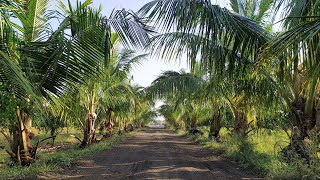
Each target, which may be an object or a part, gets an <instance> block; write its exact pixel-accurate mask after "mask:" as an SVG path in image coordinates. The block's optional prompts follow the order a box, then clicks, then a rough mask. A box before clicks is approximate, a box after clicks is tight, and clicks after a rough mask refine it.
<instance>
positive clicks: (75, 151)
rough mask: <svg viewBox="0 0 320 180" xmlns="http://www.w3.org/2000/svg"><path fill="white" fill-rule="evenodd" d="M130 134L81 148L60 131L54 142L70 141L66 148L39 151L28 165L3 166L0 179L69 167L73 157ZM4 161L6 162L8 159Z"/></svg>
mask: <svg viewBox="0 0 320 180" xmlns="http://www.w3.org/2000/svg"><path fill="white" fill-rule="evenodd" d="M71 133H72V134H74V135H77V133H80V132H78V131H76V130H74V132H71ZM131 134H132V133H129V134H125V135H122V136H120V135H117V134H115V135H114V136H112V137H111V138H109V139H107V140H102V141H100V142H99V143H96V144H92V145H91V146H89V147H87V148H85V149H81V148H79V145H78V144H76V143H77V142H76V141H77V140H76V139H75V138H72V137H70V135H68V134H64V133H62V134H61V135H60V136H58V137H57V140H56V144H59V143H61V144H62V143H66V142H67V143H70V146H69V147H68V148H67V149H61V150H57V151H54V152H50V153H45V152H39V153H38V159H37V161H36V163H34V164H32V165H30V166H29V167H21V166H12V167H10V166H3V167H1V169H0V174H1V177H0V179H13V178H14V179H25V178H30V177H33V176H34V175H36V174H39V173H44V172H48V171H55V170H58V169H59V168H63V167H70V166H71V165H72V164H73V162H74V160H75V157H77V158H78V157H83V156H87V155H92V154H95V153H98V152H102V151H105V150H108V149H111V148H112V147H114V146H115V145H117V144H118V143H119V142H121V141H122V140H123V139H124V138H126V137H127V136H129V135H131ZM41 136H45V135H41ZM4 159H6V158H4ZM4 161H5V162H8V160H4Z"/></svg>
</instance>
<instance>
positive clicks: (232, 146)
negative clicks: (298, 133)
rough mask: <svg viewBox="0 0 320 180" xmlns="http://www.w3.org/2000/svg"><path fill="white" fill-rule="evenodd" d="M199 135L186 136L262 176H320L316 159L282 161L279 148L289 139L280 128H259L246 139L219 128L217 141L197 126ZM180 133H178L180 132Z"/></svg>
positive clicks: (308, 177) (286, 177)
mask: <svg viewBox="0 0 320 180" xmlns="http://www.w3.org/2000/svg"><path fill="white" fill-rule="evenodd" d="M200 130H201V131H202V132H203V133H204V134H203V135H202V136H201V135H188V137H189V138H191V139H192V140H195V141H196V142H198V143H199V144H201V145H202V146H203V147H205V148H207V149H210V150H212V151H213V152H215V153H216V154H217V155H221V156H225V157H227V158H229V159H231V160H234V161H236V162H238V163H239V164H240V166H242V167H243V168H245V169H248V170H250V171H252V172H253V173H255V174H257V175H259V176H261V177H265V178H266V179H317V178H320V164H319V158H315V159H314V162H313V164H311V165H306V164H305V163H304V162H303V161H302V160H299V159H295V160H293V161H292V162H290V163H287V162H284V161H283V159H282V158H281V155H280V153H279V152H280V149H281V148H280V147H282V148H283V147H286V146H287V145H288V142H289V138H288V137H287V135H286V134H285V132H283V131H266V130H262V131H260V132H258V133H256V134H254V135H251V136H249V138H247V139H244V138H240V137H231V136H230V135H228V131H227V130H226V129H222V130H221V138H220V139H221V142H220V143H218V142H216V141H214V140H209V139H208V132H209V129H208V127H201V128H200ZM180 134H181V132H180Z"/></svg>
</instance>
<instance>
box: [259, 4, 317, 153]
mask: <svg viewBox="0 0 320 180" xmlns="http://www.w3.org/2000/svg"><path fill="white" fill-rule="evenodd" d="M319 4H320V1H319V0H302V1H293V0H283V1H280V2H279V4H278V7H281V8H279V9H283V11H282V12H279V13H282V15H283V17H285V18H284V19H282V28H283V32H281V33H280V34H279V35H278V37H277V38H276V39H275V40H274V41H272V42H271V43H269V44H268V46H267V47H266V48H265V49H264V52H263V53H262V54H261V56H260V59H261V61H260V63H259V65H260V68H259V69H258V70H261V69H262V68H263V67H265V68H263V69H265V70H266V72H267V73H269V74H270V73H272V74H278V76H277V78H276V80H277V81H278V82H281V83H282V84H285V85H286V87H287V89H288V90H289V92H290V93H282V94H283V97H285V100H286V104H287V107H288V110H289V112H290V119H291V122H292V124H293V130H292V132H293V133H292V138H291V143H290V144H291V147H292V148H293V149H294V151H297V152H299V154H300V155H301V156H303V157H307V159H309V158H308V151H307V150H306V148H305V146H304V139H306V138H310V135H311V134H310V132H312V131H316V132H315V133H317V132H319V128H318V127H320V126H319V122H320V121H319V118H320V116H319V100H318V96H319V73H320V71H319V63H318V61H317V60H318V59H319V57H320V50H319V49H320V48H319V42H320V36H319V34H320V33H319V32H320V31H319V27H320V26H319V24H320V18H319V15H320V14H319V12H320V11H319ZM267 60H268V62H269V61H270V62H272V63H268V64H267V63H266V62H267Z"/></svg>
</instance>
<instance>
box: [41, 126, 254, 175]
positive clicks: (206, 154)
mask: <svg viewBox="0 0 320 180" xmlns="http://www.w3.org/2000/svg"><path fill="white" fill-rule="evenodd" d="M37 178H38V179H88V180H89V179H90V180H92V179H93V180H98V179H196V180H198V179H199V180H205V179H259V178H257V177H255V176H253V175H252V174H250V173H249V172H247V171H245V170H243V169H241V168H239V167H238V166H237V165H236V163H234V162H231V161H229V160H227V159H225V158H222V157H218V156H216V155H214V154H213V153H212V152H210V151H208V150H206V149H203V148H202V147H201V146H199V145H197V144H195V143H193V142H191V141H188V140H186V138H185V137H182V136H180V135H177V134H175V133H173V132H171V131H170V130H166V129H160V128H145V129H142V130H140V131H139V132H138V133H137V135H135V136H132V137H129V138H127V139H126V140H125V141H123V142H122V143H121V144H119V145H118V146H116V147H114V148H113V149H111V150H108V151H106V152H102V153H100V154H95V155H92V156H87V157H83V158H79V159H78V160H77V161H76V163H75V165H74V166H72V167H70V168H68V169H64V170H61V171H58V172H51V173H45V174H41V175H39V176H38V177H37Z"/></svg>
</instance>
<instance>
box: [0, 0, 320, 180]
mask: <svg viewBox="0 0 320 180" xmlns="http://www.w3.org/2000/svg"><path fill="white" fill-rule="evenodd" d="M56 4H57V5H58V6H59V10H50V9H49V8H48V7H49V4H48V1H46V0H30V1H14V2H7V1H5V2H3V6H4V8H3V9H2V11H1V26H0V30H1V35H0V39H1V44H0V46H1V47H0V48H1V51H0V58H1V61H0V77H1V84H0V85H1V86H0V87H1V108H2V109H3V110H2V109H1V117H2V119H1V122H0V123H1V126H2V127H3V128H2V131H1V132H2V134H3V135H4V136H5V137H6V139H7V140H8V142H9V143H10V150H7V152H8V153H9V154H10V156H11V157H12V159H13V160H14V161H16V162H18V163H20V164H22V165H28V164H30V163H31V162H33V161H34V159H35V152H36V147H33V146H32V144H31V143H30V138H32V137H33V136H34V134H33V133H32V126H34V125H36V126H37V127H45V128H47V129H49V130H51V132H52V136H54V135H55V131H56V129H57V128H61V127H65V126H76V127H82V128H83V139H82V140H81V147H86V146H87V145H89V144H91V143H93V142H95V141H96V137H95V132H96V127H98V128H100V129H101V131H104V130H105V131H106V134H105V136H106V137H108V136H110V135H111V134H113V133H114V132H113V126H114V125H116V126H117V127H118V128H119V130H120V131H121V129H132V127H133V126H135V127H140V126H142V125H145V124H147V123H148V122H150V121H151V120H152V118H154V117H155V116H156V114H157V113H159V114H161V115H162V116H164V117H165V120H166V123H167V126H170V127H172V128H174V129H176V130H178V129H183V130H187V131H188V132H189V133H192V134H202V133H203V132H202V131H203V130H202V131H200V130H201V128H203V127H204V128H205V129H206V128H207V129H209V130H208V136H206V138H209V139H212V140H213V141H216V142H219V143H220V144H221V143H222V144H223V143H226V140H225V138H220V137H221V129H222V128H223V129H224V132H226V133H224V135H223V136H224V137H225V136H226V135H228V137H231V139H238V138H240V139H241V140H239V141H241V142H247V140H249V139H250V138H251V136H253V135H257V134H259V131H265V130H266V131H269V132H279V133H278V134H281V132H284V133H285V134H286V135H287V136H288V137H287V141H288V143H286V144H284V145H281V148H280V149H277V150H276V151H277V152H276V154H277V155H281V157H282V159H281V162H283V163H286V164H287V165H290V164H292V163H293V162H295V161H299V162H301V163H302V165H301V166H303V167H307V168H311V167H312V168H311V169H312V170H311V171H312V173H313V174H318V173H319V167H320V165H319V156H318V154H317V153H318V151H319V143H320V142H319V141H320V120H319V118H320V115H319V114H320V110H319V105H320V104H319V103H320V101H319V95H320V93H319V92H320V91H319V74H320V68H319V67H320V64H319V62H318V60H319V59H320V19H319V16H320V14H319V13H320V0H300V1H296V0H256V1H251V0H238V1H235V0H230V2H229V4H228V6H227V8H221V7H220V6H219V5H213V4H211V1H210V0H155V1H151V2H149V3H147V4H146V5H144V6H143V7H142V8H141V9H140V10H139V11H138V12H137V13H133V12H131V11H125V10H121V11H115V12H114V13H113V14H112V15H111V16H110V17H109V18H106V17H104V16H103V15H102V14H101V9H98V10H95V9H93V8H91V7H90V4H91V1H90V0H87V1H85V2H84V3H79V2H78V3H77V5H76V6H75V7H74V6H72V4H71V3H70V2H69V3H68V4H63V3H62V2H60V1H56ZM279 17H280V18H279ZM13 19H14V21H13ZM53 19H58V20H59V22H60V24H59V26H58V28H57V30H54V31H53V30H52V28H50V20H53ZM16 21H19V23H16ZM277 27H279V31H278V30H277V31H276V30H275V29H276V28H277ZM120 45H122V46H123V47H125V48H120ZM131 49H140V50H141V49H143V50H144V51H146V52H148V53H150V54H151V55H154V56H156V57H160V58H162V59H165V60H169V61H177V60H182V61H185V62H187V63H188V65H189V67H190V71H188V72H185V71H183V70H182V71H180V72H174V71H167V72H163V73H162V74H161V75H160V76H159V77H158V78H157V79H156V80H155V81H154V82H153V83H152V84H151V85H150V86H149V87H146V88H141V87H139V86H132V85H131V82H130V80H131V79H130V75H129V74H130V69H131V66H132V65H134V64H136V63H139V62H140V60H141V59H142V58H144V57H145V56H146V55H136V54H135V51H133V50H131ZM159 99H161V100H162V101H164V103H165V104H164V105H162V106H161V107H160V108H159V109H158V111H157V112H155V111H153V104H154V101H156V100H159ZM199 127H201V128H199ZM275 134H277V133H275ZM264 136H265V135H264ZM272 137H273V140H274V141H277V138H278V137H277V135H276V136H272ZM279 140H280V138H279ZM242 145H243V143H242ZM245 146H250V143H249V144H247V145H246V144H245ZM240 147H242V146H240ZM243 150H246V149H245V148H244V149H243V148H242V149H241V148H240V149H239V151H238V152H242V151H243ZM250 152H251V151H250ZM252 153H253V154H254V151H252ZM239 156H240V155H239ZM299 167H300V164H299ZM313 167H314V168H313ZM301 176H303V175H301Z"/></svg>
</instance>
